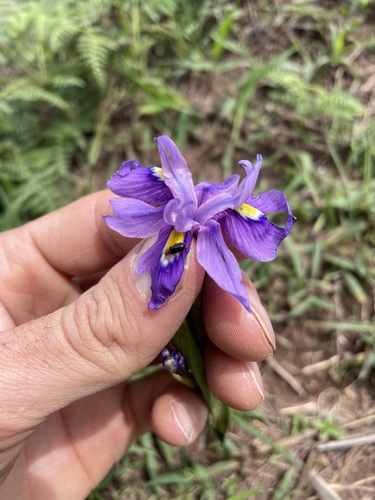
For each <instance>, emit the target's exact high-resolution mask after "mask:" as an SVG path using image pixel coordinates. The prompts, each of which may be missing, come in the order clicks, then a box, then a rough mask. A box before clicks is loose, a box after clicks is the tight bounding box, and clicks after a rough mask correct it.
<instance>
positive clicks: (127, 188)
mask: <svg viewBox="0 0 375 500" xmlns="http://www.w3.org/2000/svg"><path fill="white" fill-rule="evenodd" d="M108 187H109V189H110V190H111V191H112V192H113V193H115V194H117V195H118V196H126V197H128V198H136V199H138V200H142V201H144V202H146V203H152V204H155V205H156V204H162V203H166V202H167V201H169V200H170V199H171V198H172V196H173V195H172V193H171V191H170V189H169V188H168V187H167V186H166V184H165V182H164V178H163V174H162V171H161V168H158V167H142V165H141V164H140V163H139V162H138V161H136V160H128V161H126V162H125V163H123V164H122V165H121V167H120V169H119V171H118V172H117V173H116V174H114V175H112V177H111V179H110V180H109V181H108Z"/></svg>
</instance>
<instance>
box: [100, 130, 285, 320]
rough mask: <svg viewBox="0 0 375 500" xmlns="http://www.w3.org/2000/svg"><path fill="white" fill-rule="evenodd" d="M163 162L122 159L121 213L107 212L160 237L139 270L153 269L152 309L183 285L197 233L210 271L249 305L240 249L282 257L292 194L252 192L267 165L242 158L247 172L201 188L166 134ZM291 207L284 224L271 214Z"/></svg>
mask: <svg viewBox="0 0 375 500" xmlns="http://www.w3.org/2000/svg"><path fill="white" fill-rule="evenodd" d="M157 142H158V149H159V155H160V160H161V167H155V166H151V167H143V166H142V165H140V163H139V162H137V161H135V160H129V161H126V162H125V163H123V164H122V166H121V167H120V169H119V171H118V172H117V173H116V174H114V175H113V176H112V178H111V179H110V181H109V182H108V186H109V188H110V189H111V191H112V192H113V193H115V194H116V195H118V196H119V197H118V198H114V199H112V200H111V201H110V204H111V207H112V209H113V211H114V213H115V215H107V216H105V217H104V218H105V221H106V223H107V224H108V226H109V227H110V228H112V229H113V230H115V231H117V232H119V233H120V234H122V235H123V236H126V237H131V238H149V237H150V236H156V241H155V242H154V243H153V244H152V245H151V246H150V247H149V248H148V249H147V250H146V252H145V253H144V254H143V255H142V256H141V258H140V259H139V261H138V264H137V273H138V274H142V273H144V272H150V273H151V301H150V303H149V308H150V309H159V308H160V307H161V306H162V305H163V304H164V302H165V300H166V299H167V298H168V297H170V296H171V295H172V294H173V292H174V291H175V289H176V286H177V284H178V283H179V281H180V278H181V276H182V273H183V271H184V268H185V262H186V257H187V255H188V253H189V250H190V247H191V243H192V240H193V238H195V239H196V257H197V260H198V262H199V264H200V265H201V266H202V267H203V268H204V269H205V271H206V273H207V274H208V275H209V276H210V277H211V278H212V279H213V280H214V281H215V282H216V283H217V284H218V285H219V286H220V287H221V288H222V289H224V290H225V291H227V292H229V293H230V294H232V295H233V296H234V297H235V298H236V299H238V300H239V301H240V302H241V304H243V305H244V307H245V308H246V309H247V310H248V311H250V305H249V298H248V293H247V291H246V287H245V285H244V284H243V283H242V282H241V279H242V275H241V270H240V267H239V265H238V262H237V260H236V258H235V256H234V254H233V252H232V251H231V250H230V248H229V247H228V244H227V242H229V243H230V245H231V246H233V247H234V248H237V249H238V250H239V251H240V253H241V254H243V255H244V256H245V257H247V258H250V259H254V260H258V261H262V262H266V261H270V260H272V259H274V258H275V256H276V251H277V248H278V246H279V245H280V243H281V242H282V240H283V239H284V238H285V237H286V236H287V235H288V234H289V233H290V231H291V228H292V224H293V219H294V217H293V215H292V212H291V209H290V207H289V204H288V202H287V200H286V197H285V195H284V194H283V193H282V192H280V191H274V190H273V191H265V192H263V193H259V194H258V195H257V196H254V195H253V190H254V187H255V184H256V181H257V178H258V174H259V170H260V168H261V164H262V157H261V155H257V161H256V163H255V165H254V167H253V166H252V165H251V163H250V162H249V161H246V160H243V161H241V162H240V163H239V164H240V165H242V166H243V168H244V169H245V174H246V176H245V177H244V179H243V180H242V181H241V180H240V177H239V176H238V175H233V176H231V177H229V178H228V179H227V180H225V181H224V182H223V183H222V184H213V183H209V182H204V183H201V184H198V185H196V186H194V183H193V179H192V175H191V172H190V170H189V168H188V165H187V163H186V160H185V158H184V157H183V156H182V154H181V153H180V151H179V150H178V148H177V146H176V145H175V144H174V142H173V141H172V140H171V139H169V138H168V137H166V136H161V137H158V138H157ZM273 212H285V213H286V214H287V221H286V223H285V226H284V227H280V226H277V225H275V224H274V223H272V222H271V221H270V220H268V219H267V217H266V214H269V213H273Z"/></svg>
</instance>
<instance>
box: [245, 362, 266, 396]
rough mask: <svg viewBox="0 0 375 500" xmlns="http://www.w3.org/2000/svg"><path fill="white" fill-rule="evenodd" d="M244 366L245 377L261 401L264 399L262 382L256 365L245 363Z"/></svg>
mask: <svg viewBox="0 0 375 500" xmlns="http://www.w3.org/2000/svg"><path fill="white" fill-rule="evenodd" d="M245 365H246V368H247V372H246V375H247V377H248V379H249V381H250V383H251V384H252V386H253V387H255V389H256V390H257V392H258V393H259V396H260V399H261V400H263V399H264V392H263V380H262V376H261V374H260V371H259V368H258V365H257V364H256V363H254V362H249V363H245ZM259 402H260V401H259Z"/></svg>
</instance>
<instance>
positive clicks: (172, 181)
mask: <svg viewBox="0 0 375 500" xmlns="http://www.w3.org/2000/svg"><path fill="white" fill-rule="evenodd" d="M157 141H158V149H159V155H160V161H161V168H162V171H163V176H164V178H165V183H166V185H167V186H168V187H169V189H170V190H171V191H172V193H173V196H174V198H176V199H178V200H180V202H181V206H183V205H185V204H186V202H188V201H189V202H192V204H191V207H192V208H191V213H190V217H191V218H193V217H194V211H195V208H196V206H197V197H196V194H195V190H194V184H193V178H192V175H191V172H190V170H189V167H188V166H187V163H186V160H185V158H184V157H183V156H182V154H181V153H180V151H179V150H178V148H177V146H176V144H175V143H174V142H173V141H172V140H171V139H169V138H168V137H166V136H165V135H163V136H161V137H158V138H157Z"/></svg>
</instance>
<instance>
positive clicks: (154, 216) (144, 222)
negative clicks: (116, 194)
mask: <svg viewBox="0 0 375 500" xmlns="http://www.w3.org/2000/svg"><path fill="white" fill-rule="evenodd" d="M110 204H111V207H112V209H113V211H114V212H115V214H116V215H105V216H104V220H105V221H106V223H107V224H108V226H109V227H110V228H111V229H113V230H114V231H117V232H118V233H120V234H122V235H123V236H127V237H128V238H147V237H149V236H152V235H154V234H157V232H158V231H159V229H160V228H161V226H162V225H163V224H164V219H163V209H164V207H152V206H151V205H148V204H147V203H144V202H143V201H140V200H134V199H133V198H113V199H112V200H110Z"/></svg>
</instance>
